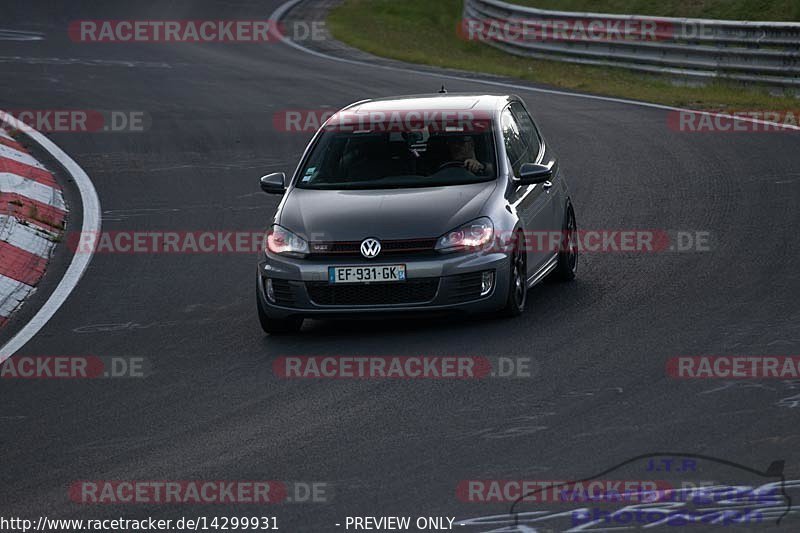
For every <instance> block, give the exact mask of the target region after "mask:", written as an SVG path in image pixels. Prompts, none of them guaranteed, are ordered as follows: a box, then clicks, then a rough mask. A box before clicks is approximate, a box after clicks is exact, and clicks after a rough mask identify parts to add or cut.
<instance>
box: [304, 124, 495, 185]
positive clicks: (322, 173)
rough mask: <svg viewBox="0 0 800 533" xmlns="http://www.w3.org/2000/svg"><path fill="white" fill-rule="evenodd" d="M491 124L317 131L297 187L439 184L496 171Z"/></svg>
mask: <svg viewBox="0 0 800 533" xmlns="http://www.w3.org/2000/svg"><path fill="white" fill-rule="evenodd" d="M496 168H497V165H496V163H495V150H494V137H493V135H492V129H491V128H485V129H484V130H483V131H481V132H474V131H470V132H465V131H428V130H422V131H351V132H348V131H339V130H326V131H324V132H323V133H322V134H321V137H320V138H319V139H318V142H317V143H316V146H315V147H314V148H313V150H312V153H311V155H310V156H309V158H308V160H307V161H306V164H305V166H304V167H303V169H302V172H301V174H300V179H299V180H298V183H297V187H299V188H301V189H385V188H407V187H439V186H444V185H463V184H467V183H476V182H481V181H490V180H493V179H495V177H496V172H497V171H496Z"/></svg>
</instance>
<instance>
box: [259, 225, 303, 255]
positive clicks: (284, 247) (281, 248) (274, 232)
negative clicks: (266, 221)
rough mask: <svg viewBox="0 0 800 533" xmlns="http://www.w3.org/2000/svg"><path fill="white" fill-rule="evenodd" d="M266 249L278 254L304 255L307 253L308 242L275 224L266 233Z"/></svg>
mask: <svg viewBox="0 0 800 533" xmlns="http://www.w3.org/2000/svg"><path fill="white" fill-rule="evenodd" d="M267 250H268V251H270V252H272V253H273V254H278V255H287V256H289V257H305V256H306V255H307V254H308V243H307V242H306V241H305V240H304V239H301V238H300V237H298V236H297V235H295V234H294V233H292V232H291V231H289V230H288V229H286V228H282V227H280V226H278V225H277V224H276V225H274V226H272V229H271V230H269V233H267Z"/></svg>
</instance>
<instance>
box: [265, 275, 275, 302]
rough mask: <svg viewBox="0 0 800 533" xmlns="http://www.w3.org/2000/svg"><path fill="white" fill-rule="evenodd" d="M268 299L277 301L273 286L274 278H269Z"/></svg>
mask: <svg viewBox="0 0 800 533" xmlns="http://www.w3.org/2000/svg"><path fill="white" fill-rule="evenodd" d="M267 300H269V301H270V302H272V303H275V289H274V288H273V287H272V278H267Z"/></svg>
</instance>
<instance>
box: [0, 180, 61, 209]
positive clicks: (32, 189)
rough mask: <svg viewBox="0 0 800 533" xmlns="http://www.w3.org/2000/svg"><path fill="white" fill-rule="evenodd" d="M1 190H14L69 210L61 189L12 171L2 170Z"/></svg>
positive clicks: (27, 196) (26, 196) (22, 194)
mask: <svg viewBox="0 0 800 533" xmlns="http://www.w3.org/2000/svg"><path fill="white" fill-rule="evenodd" d="M0 192H14V193H17V194H19V195H21V196H24V197H25V198H30V199H31V200H36V201H37V202H42V203H43V204H47V205H51V206H53V207H55V208H57V209H61V210H62V211H66V210H67V208H66V206H65V205H64V198H63V196H62V195H61V191H60V190H58V189H55V188H53V187H50V186H49V185H45V184H44V183H39V182H38V181H33V180H32V179H28V178H26V177H24V176H18V175H17V174H12V173H10V172H0Z"/></svg>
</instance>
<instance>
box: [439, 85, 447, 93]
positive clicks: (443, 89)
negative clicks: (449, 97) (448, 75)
mask: <svg viewBox="0 0 800 533" xmlns="http://www.w3.org/2000/svg"><path fill="white" fill-rule="evenodd" d="M439 94H447V89H446V88H445V86H444V83H443V84H442V88H441V89H439Z"/></svg>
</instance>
